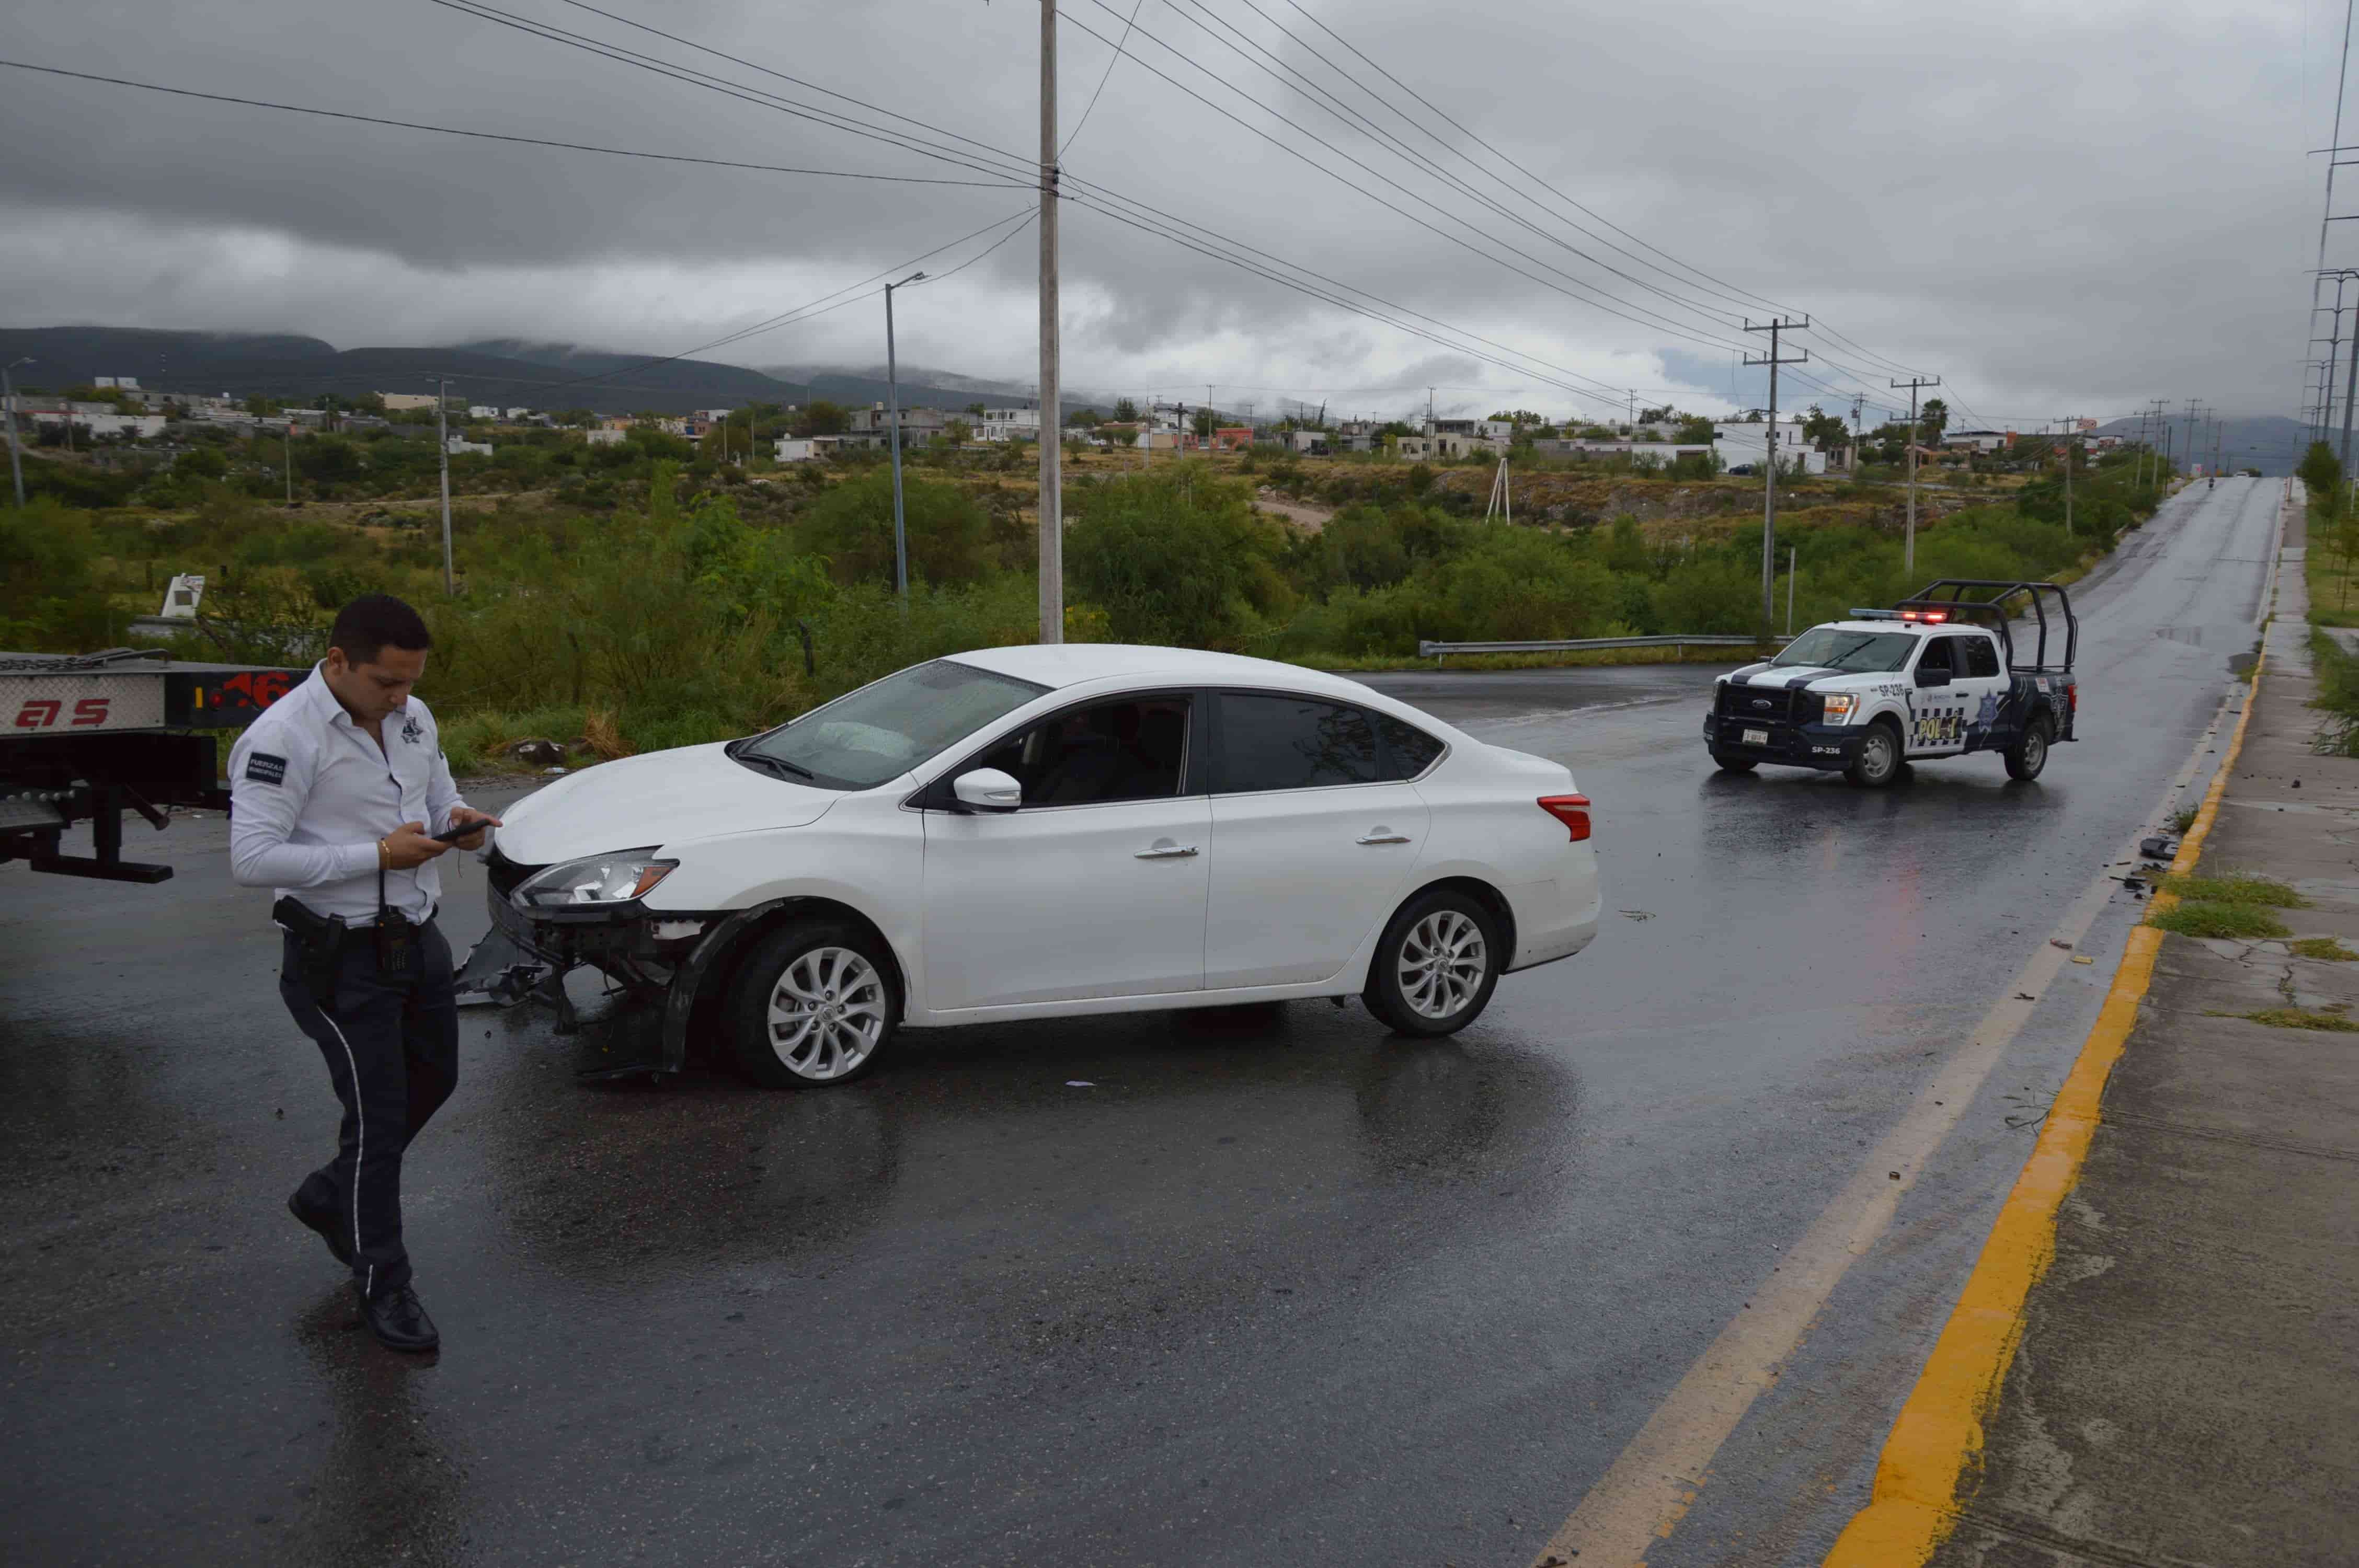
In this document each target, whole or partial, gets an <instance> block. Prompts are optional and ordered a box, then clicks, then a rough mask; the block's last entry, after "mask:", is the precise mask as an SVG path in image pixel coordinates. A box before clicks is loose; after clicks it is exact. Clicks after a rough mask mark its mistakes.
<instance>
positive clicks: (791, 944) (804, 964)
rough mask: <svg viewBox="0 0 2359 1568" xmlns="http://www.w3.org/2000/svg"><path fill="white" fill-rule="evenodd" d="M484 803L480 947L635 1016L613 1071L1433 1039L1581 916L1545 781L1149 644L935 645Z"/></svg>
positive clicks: (1497, 756)
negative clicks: (1207, 1029)
mask: <svg viewBox="0 0 2359 1568" xmlns="http://www.w3.org/2000/svg"><path fill="white" fill-rule="evenodd" d="M506 824H507V825H506V827H503V828H501V829H500V830H499V832H498V836H497V842H496V843H495V846H494V847H493V849H491V850H489V851H488V852H487V854H486V859H487V860H488V862H489V865H490V868H491V875H490V878H489V884H490V889H491V903H492V910H493V915H494V919H495V925H496V926H497V928H498V929H499V930H500V932H502V933H503V934H504V935H506V937H507V938H509V939H510V940H512V941H513V942H515V943H516V944H517V945H518V946H522V947H523V948H525V949H526V950H527V954H528V955H529V957H531V958H533V959H535V960H538V962H539V963H542V964H545V965H547V966H549V967H550V968H553V969H554V970H555V971H557V973H558V974H559V975H560V976H561V975H562V973H563V972H564V971H565V970H567V969H570V968H572V967H574V966H575V965H580V964H587V965H591V966H592V967H594V968H597V969H599V970H601V971H603V973H604V974H606V975H607V976H608V977H610V979H613V980H614V981H617V982H620V984H621V985H622V987H623V988H624V989H625V990H626V991H628V992H630V993H632V994H634V995H636V996H637V997H638V998H640V999H642V1000H644V1001H646V1002H647V1004H648V1005H649V1009H650V1011H653V1012H655V1013H657V1014H658V1015H659V1017H660V1036H661V1042H662V1044H661V1046H660V1049H659V1050H658V1053H657V1054H655V1056H654V1057H653V1058H652V1059H651V1060H649V1061H648V1062H647V1063H645V1064H644V1065H646V1066H648V1067H652V1068H654V1069H656V1070H676V1069H677V1068H678V1067H679V1065H680V1064H681V1062H682V1061H683V1060H684V1058H685V1055H686V1053H687V1047H688V1044H689V1043H690V1039H691V1037H694V1038H697V1039H699V1040H712V1041H714V1042H716V1043H718V1044H723V1045H725V1047H726V1048H727V1050H728V1051H729V1052H730V1053H732V1054H734V1056H735V1057H736V1059H737V1061H738V1062H739V1063H741V1064H742V1065H744V1067H745V1070H746V1071H747V1072H748V1073H750V1074H751V1075H752V1076H754V1077H755V1078H756V1079H757V1080H759V1081H761V1082H763V1083H765V1084H770V1085H775V1086H780V1087H790V1086H801V1085H811V1084H835V1083H842V1082H843V1081H845V1080H846V1079H849V1078H852V1077H853V1076H857V1075H859V1074H861V1073H863V1072H865V1071H866V1070H868V1069H869V1068H870V1067H872V1066H874V1065H875V1062H876V1059H877V1057H878V1056H879V1055H880V1054H882V1053H883V1052H884V1050H885V1048H886V1045H887V1044H889V1043H890V1041H891V1040H892V1038H893V1035H894V1033H895V1031H896V1030H897V1028H901V1027H908V1028H926V1027H935V1026H941V1025H948V1024H959V1023H980V1022H1000V1021H1005V1020H1010V1019H1025V1018H1050V1017H1068V1016H1072V1015H1076V1014H1083V1013H1106V1012H1131V1011H1147V1010H1152V1009H1169V1008H1197V1007H1215V1006H1224V1005H1230V1004H1234V1003H1240V1002H1261V1001H1272V1000H1288V999H1293V998H1305V997H1344V996H1351V995H1357V996H1359V997H1360V998H1362V1000H1364V1002H1365V1003H1366V1004H1367V1008H1368V1011H1370V1012H1372V1013H1374V1014H1375V1016H1376V1017H1377V1018H1378V1019H1379V1020H1381V1021H1382V1022H1385V1023H1386V1024H1387V1025H1389V1026H1390V1027H1391V1028H1393V1029H1394V1030H1396V1031H1398V1032H1400V1033H1408V1034H1426V1035H1431V1034H1447V1033H1451V1031H1453V1030H1457V1029H1461V1028H1463V1027H1464V1026H1465V1025H1466V1024H1468V1023H1470V1022H1473V1020H1474V1019H1475V1018H1476V1017H1477V1016H1479V1015H1480V1014H1481V1013H1482V1011H1483V1010H1484V1007H1485V1006H1486V1005H1487V1004H1488V1003H1489V1001H1490V1000H1491V992H1492V989H1493V988H1494V987H1495V985H1496V984H1497V983H1498V979H1499V977H1500V976H1501V975H1503V974H1506V973H1508V972H1510V971H1512V970H1516V969H1521V968H1529V967H1531V966H1532V965H1535V964H1544V963H1548V962H1549V961H1551V960H1553V959H1557V958H1563V957H1571V955H1572V954H1574V953H1578V952H1579V951H1581V949H1582V947H1584V946H1587V945H1588V943H1589V941H1590V938H1591V937H1592V936H1593V935H1595V934H1596V930H1597V916H1598V904H1599V896H1600V895H1599V892H1598V882H1597V860H1596V856H1595V852H1594V850H1593V848H1592V846H1591V844H1590V842H1589V830H1590V823H1589V802H1588V800H1587V799H1586V798H1585V797H1583V796H1582V795H1579V794H1577V793H1575V791H1574V787H1573V780H1572V775H1571V773H1568V772H1567V771H1566V770H1565V769H1564V768H1562V767H1560V765H1558V764H1557V763H1555V762H1548V761H1546V760H1544V759H1542V758H1538V757H1534V756H1527V755H1526V754H1525V753H1523V752H1511V751H1507V750H1505V749H1503V748H1501V747H1497V746H1491V745H1486V744H1484V742H1482V741H1476V740H1474V739H1473V738H1472V737H1471V736H1467V735H1464V734H1462V733H1461V732H1459V731H1458V730H1453V729H1451V727H1450V726H1449V725H1447V724H1443V723H1441V722H1440V721H1439V720H1437V719H1433V718H1432V717H1431V716H1430V715H1428V714H1425V713H1422V712H1420V711H1419V710H1418V709H1417V708H1411V707H1409V706H1408V705H1407V704H1405V703H1400V702H1396V701H1394V700H1393V699H1392V698H1390V697H1385V696H1383V695H1382V694H1380V693H1377V692H1375V691H1372V690H1370V689H1369V688H1368V687H1364V686H1361V685H1359V684H1358V683H1357V682H1353V681H1348V680H1344V679H1342V678H1340V677H1337V676H1327V675H1321V674H1318V673H1316V672H1313V671H1310V670H1303V669H1297V668H1295V667H1293V666H1291V665H1277V664H1270V663H1266V662H1265V661H1262V660H1259V659H1246V658H1238V657H1235V656H1233V655H1229V654H1208V653H1201V652H1194V651H1190V650H1187V649H1179V648H1146V647H1126V646H1115V645H1091V644H1069V645H1065V646H1054V647H1008V648H987V649H981V650H978V651H976V652H973V653H967V654H956V655H954V656H952V657H950V658H945V659H937V660H934V661H933V662H931V663H929V664H923V665H912V666H911V667H909V668H908V669H905V670H902V671H900V672H898V673H897V674H895V675H891V676H886V677H885V678H884V679H883V680H880V681H877V682H875V683H874V684H872V685H870V686H866V687H862V688H861V689H860V690H858V691H854V692H852V693H850V694H849V695H847V696H844V697H839V698H837V699H836V700H835V701H833V702H831V703H828V704H826V705H825V706H823V707H821V708H814V709H812V710H811V711H810V712H809V713H806V714H804V715H803V716H802V717H801V718H799V719H795V720H794V721H793V722H791V723H788V724H786V725H782V726H781V727H779V728H778V729H776V730H769V731H767V732H766V733H764V734H760V735H756V736H751V737H748V738H746V739H745V740H740V741H730V742H728V743H726V744H716V745H709V746H690V747H684V748H682V749H680V750H678V751H670V752H653V753H650V754H647V755H645V756H638V757H631V758H626V759H625V760H623V761H621V762H610V763H607V764H605V765H604V766H602V767H598V768H595V769H592V770H589V771H587V772H584V773H578V774H575V775H573V776H571V777H570V778H566V779H563V780H561V781H560V782H558V783H556V784H551V785H549V787H548V788H546V789H544V790H542V791H540V792H539V793H538V794H537V795H532V796H530V797H529V798H527V799H526V800H524V801H522V802H520V803H518V804H517V805H516V806H514V807H512V808H511V809H510V810H509V811H508V812H507V813H506ZM547 994H552V995H554V994H557V992H556V991H555V990H554V989H552V990H551V991H549V992H548V993H547Z"/></svg>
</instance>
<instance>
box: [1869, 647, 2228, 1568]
mask: <svg viewBox="0 0 2359 1568" xmlns="http://www.w3.org/2000/svg"><path fill="white" fill-rule="evenodd" d="M2260 691H2261V671H2260V668H2259V666H2258V665H2256V667H2255V668H2254V671H2253V686H2252V690H2251V691H2250V693H2249V694H2247V696H2246V697H2245V711H2244V713H2243V715H2242V716H2241V717H2239V718H2238V719H2237V720H2236V733H2235V735H2234V738H2233V739H2232V740H2231V741H2229V742H2228V750H2227V752H2225V754H2223V756H2222V757H2221V759H2220V771H2219V772H2218V773H2214V774H2213V775H2212V787H2211V788H2210V789H2208V790H2206V791H2205V792H2204V795H2203V805H2202V806H2201V808H2199V809H2198V810H2197V812H2196V814H2195V823H2194V826H2192V827H2190V828H2189V829H2188V830H2187V835H2186V837H2185V838H2184V839H2182V840H2181V841H2180V847H2179V855H2178V858H2177V859H2176V860H2172V861H2171V863H2170V869H2171V871H2173V872H2174V873H2177V874H2180V875H2184V874H2186V873H2188V872H2190V871H2193V870H2194V869H2195V862H2196V860H2197V858H2198V857H2199V856H2201V853H2202V852H2203V840H2204V839H2205V838H2207V837H2209V836H2210V834H2211V832H2212V823H2213V821H2214V820H2215V819H2217V817H2218V816H2219V815H2220V797H2221V796H2222V795H2224V794H2225V793H2226V792H2227V788H2228V774H2229V770H2230V769H2232V768H2234V766H2235V764H2236V757H2237V754H2238V753H2239V752H2242V751H2243V750H2244V747H2245V727H2246V726H2247V725H2249V724H2250V723H2251V722H2252V719H2253V708H2255V706H2256V704H2257V703H2258V702H2259V700H2260ZM2178 902H2179V901H2178V899H2177V898H2176V897H2174V896H2173V895H2171V894H2169V893H2167V892H2157V893H2156V894H2155V895H2154V897H2153V899H2152V900H2150V901H2149V907H2150V908H2151V909H2155V910H2167V909H2169V908H2170V907H2171V906H2172V905H2173V904H2175V903H2178ZM2162 935H2163V934H2162V933H2161V932H2160V931H2158V930H2157V929H2156V928H2155V927H2154V926H2152V925H2138V926H2137V927H2136V928H2135V929H2134V930H2132V931H2131V932H2130V937H2129V943H2128V945H2127V946H2125V948H2124V949H2123V952H2122V964H2121V968H2120V969H2119V970H2117V971H2116V972H2115V973H2114V984H2113V989H2111V990H2110V991H2108V992H2107V993H2106V996H2105V1003H2104V1008H2103V1009H2102V1010H2101V1011H2099V1012H2098V1014H2097V1022H2096V1025H2095V1027H2094V1028H2093V1029H2091V1030H2090V1031H2089V1038H2088V1040H2087V1042H2086V1043H2085V1044H2082V1047H2081V1054H2080V1057H2079V1059H2078V1060H2076V1061H2075V1062H2074V1063H2073V1064H2072V1071H2071V1075H2070V1076H2067V1077H2066V1078H2065V1080H2064V1087H2062V1088H2061V1089H2060V1090H2058V1091H2057V1095H2056V1100H2055V1103H2054V1104H2053V1105H2052V1106H2050V1107H2049V1112H2048V1119H2047V1120H2046V1121H2045V1122H2044V1123H2043V1124H2042V1125H2041V1127H2040V1130H2039V1141H2038V1142H2037V1143H2036V1144H2034V1145H2033V1147H2032V1151H2031V1157H2030V1158H2029V1159H2028V1160H2027V1161H2025V1162H2024V1166H2023V1173H2022V1174H2020V1175H2019V1176H2017V1178H2016V1182H2015V1187H2014V1190H2013V1191H2011V1192H2009V1193H2008V1194H2007V1197H2006V1206H2005V1207H2003V1208H2001V1209H2000V1210H1999V1216H1998V1219H1997V1221H1996V1223H1995V1224H1994V1225H1993V1226H1992V1227H1991V1233H1990V1238H1989V1239H1988V1240H1987V1241H1985V1242H1984V1243H1983V1250H1982V1256H1981V1257H1980V1258H1978V1259H1976V1260H1975V1261H1974V1268H1973V1273H1972V1274H1970V1275H1969V1276H1967V1279H1966V1285H1965V1290H1964V1291H1963V1292H1962V1293H1961V1294H1960V1296H1959V1298H1958V1304H1957V1308H1956V1310H1955V1311H1953V1312H1951V1314H1950V1321H1949V1323H1948V1324H1947V1325H1944V1326H1943V1328H1942V1330H1941V1337H1940V1339H1939V1340H1938V1341H1936V1342H1935V1344H1934V1346H1933V1354H1932V1357H1930V1359H1929V1360H1928V1361H1927V1362H1926V1363H1925V1370H1924V1371H1923V1372H1922V1373H1921V1374H1920V1375H1919V1377H1918V1379H1917V1387H1916V1388H1915V1389H1914V1390H1912V1391H1911V1392H1910V1393H1909V1396H1908V1402H1907V1403H1906V1404H1904V1405H1902V1406H1901V1408H1900V1417H1899V1419H1898V1420H1897V1421H1896V1422H1893V1423H1892V1433H1891V1435H1890V1436H1889V1437H1887V1438H1886V1439H1885V1442H1884V1453H1883V1454H1882V1455H1881V1457H1879V1458H1878V1459H1877V1461H1876V1465H1875V1489H1874V1491H1873V1492H1872V1493H1871V1494H1870V1497H1869V1500H1868V1504H1867V1506H1866V1507H1865V1508H1864V1509H1860V1511H1859V1512H1857V1513H1856V1514H1854V1515H1853V1516H1852V1519H1851V1522H1850V1523H1849V1524H1848V1525H1845V1526H1844V1527H1843V1534H1842V1535H1840V1536H1838V1537H1836V1539H1835V1543H1834V1547H1833V1549H1832V1551H1830V1552H1828V1553H1827V1558H1826V1564H1825V1568H1921V1564H1923V1563H1925V1562H1926V1561H1927V1560H1928V1559H1930V1557H1931V1556H1932V1555H1933V1552H1934V1550H1935V1549H1936V1548H1937V1547H1939V1546H1940V1544H1941V1542H1942V1541H1945V1540H1947V1539H1948V1538H1949V1535H1950V1532H1951V1530H1953V1529H1955V1528H1956V1526H1957V1521H1958V1512H1957V1494H1958V1482H1959V1480H1960V1478H1961V1477H1962V1476H1963V1475H1964V1474H1965V1471H1966V1467H1967V1466H1968V1465H1971V1464H1974V1463H1977V1462H1979V1460H1980V1457H1981V1454H1982V1451H1983V1419H1984V1416H1986V1415H1987V1414H1989V1412H1990V1411H1992V1409H1993V1408H1994V1407H1995V1406H1996V1404H1997V1403H1998V1396H1999V1390H2000V1389H2001V1387H2002V1386H2003V1385H2004V1384H2005V1382H2006V1369H2007V1368H2008V1366H2009V1365H2010V1364H2011V1363H2012V1362H2013V1361H2014V1360H2015V1350H2016V1346H2017V1342H2018V1341H2020V1340H2021V1338H2022V1337H2023V1304H2024V1301H2025V1299H2026V1298H2027V1297H2028V1296H2029V1295H2030V1293H2031V1287H2032V1286H2033V1285H2035V1284H2037V1283H2038V1281H2039V1277H2040V1276H2041V1275H2042V1274H2044V1273H2046V1272H2047V1271H2048V1266H2049V1263H2051V1262H2052V1261H2054V1260H2055V1257H2056V1211H2057V1209H2058V1207H2059V1206H2061V1205H2062V1203H2063V1201H2064V1195H2065V1194H2067V1193H2069V1192H2071V1190H2072V1186H2073V1184H2074V1183H2076V1182H2078V1181H2079V1180H2080V1179H2081V1166H2082V1162H2083V1161H2085V1160H2086V1159H2087V1158H2088V1155H2089V1144H2090V1142H2091V1141H2092V1140H2093V1138H2094V1137H2095V1135H2096V1130H2097V1122H2098V1119H2099V1108H2100V1102H2101V1101H2102V1100H2103V1098H2104V1092H2105V1080H2106V1078H2107V1077H2108V1076H2111V1074H2112V1073H2113V1070H2114V1063H2115V1062H2116V1061H2118V1060H2119V1059H2120V1058H2121V1054H2122V1050H2123V1047H2124V1046H2125V1044H2127V1043H2128V1040H2129V1035H2130V1029H2131V1027H2132V1026H2133V1025H2135V1024H2136V1022H2137V1011H2138V1003H2139V1002H2140V1001H2142V1000H2145V997H2146V993H2147V986H2148V985H2150V984H2151V983H2152V981H2153V979H2154V960H2155V956H2156V954H2157V953H2158V952H2159V951H2160V949H2161V946H2162Z"/></svg>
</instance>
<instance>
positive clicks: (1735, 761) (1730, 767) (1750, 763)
mask: <svg viewBox="0 0 2359 1568" xmlns="http://www.w3.org/2000/svg"><path fill="white" fill-rule="evenodd" d="M1712 761H1713V762H1715V763H1717V764H1718V765H1719V767H1720V771H1721V772H1722V773H1751V772H1752V771H1753V770H1754V769H1756V768H1757V767H1759V766H1760V765H1761V764H1760V763H1759V762H1755V761H1754V760H1753V759H1752V758H1750V757H1729V756H1723V755H1722V754H1721V753H1720V752H1713V753H1712Z"/></svg>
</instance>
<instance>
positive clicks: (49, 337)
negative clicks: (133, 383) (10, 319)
mask: <svg viewBox="0 0 2359 1568" xmlns="http://www.w3.org/2000/svg"><path fill="white" fill-rule="evenodd" d="M26 355H30V356H31V357H32V360H33V363H31V364H29V365H27V366H26V367H24V369H23V370H21V371H19V372H18V373H17V379H18V380H19V381H20V382H27V383H29V384H32V385H35V386H44V387H47V386H69V385H74V384H82V383H86V382H88V381H89V380H90V379H91V378H92V377H93V376H101V375H134V376H137V377H138V378H139V382H140V384H141V385H143V386H147V385H155V386H167V385H168V386H172V387H175V388H178V389H180V390H185V391H190V392H196V391H202V390H208V388H207V387H206V386H205V383H206V382H207V381H208V380H209V379H210V378H212V376H213V375H215V374H216V373H217V372H218V370H219V369H220V368H221V367H224V366H226V367H235V366H239V365H244V364H248V363H252V362H255V361H266V362H271V363H274V364H293V363H302V362H317V361H322V360H332V359H333V358H335V355H336V351H335V347H334V345H333V344H331V343H323V342H321V341H320V340H319V339H317V338H303V337H297V336H294V335H293V334H291V333H271V332H166V331H151V330H147V329H144V328H138V327H14V328H0V358H5V359H10V360H14V359H18V358H21V357H24V356H26ZM209 390H212V391H215V392H218V391H220V390H221V388H219V387H212V388H210V389H209Z"/></svg>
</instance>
